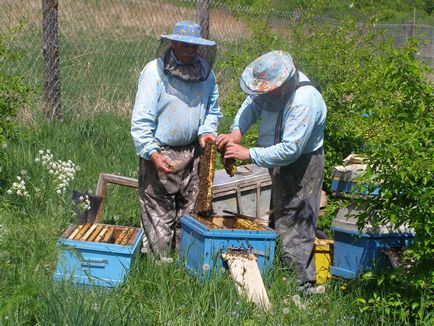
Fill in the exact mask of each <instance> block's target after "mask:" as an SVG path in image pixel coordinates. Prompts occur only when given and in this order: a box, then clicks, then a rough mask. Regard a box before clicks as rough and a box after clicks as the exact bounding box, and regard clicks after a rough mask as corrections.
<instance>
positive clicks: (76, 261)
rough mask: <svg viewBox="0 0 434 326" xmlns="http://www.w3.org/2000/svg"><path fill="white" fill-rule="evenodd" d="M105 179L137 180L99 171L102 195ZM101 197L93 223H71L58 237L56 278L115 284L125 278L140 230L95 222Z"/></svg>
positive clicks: (132, 184) (137, 246) (122, 182)
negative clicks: (58, 248)
mask: <svg viewBox="0 0 434 326" xmlns="http://www.w3.org/2000/svg"><path fill="white" fill-rule="evenodd" d="M107 183H115V184H120V185H125V186H130V187H136V183H137V180H134V179H130V178H125V177H120V176H113V175H107V174H101V175H100V179H99V181H98V187H97V191H96V193H97V195H98V196H100V197H101V198H102V199H103V198H104V195H105V190H106V185H107ZM101 209H102V201H101V205H100V207H99V209H98V213H97V215H96V217H95V221H93V223H87V224H81V225H71V226H69V227H68V228H67V229H66V230H65V231H64V232H63V234H62V236H61V237H60V239H59V240H58V241H57V243H58V245H59V247H60V251H59V256H58V261H57V269H56V272H55V274H54V278H55V279H56V280H71V281H72V282H73V283H76V284H86V285H98V286H105V287H114V286H116V285H118V284H120V283H122V282H123V281H124V280H125V277H126V276H127V274H128V272H129V271H130V269H131V266H132V263H133V260H134V257H135V256H136V253H138V251H139V250H140V244H141V242H142V237H143V230H142V229H140V228H136V227H129V226H118V225H108V224H101V223H98V218H99V216H100V214H101Z"/></svg>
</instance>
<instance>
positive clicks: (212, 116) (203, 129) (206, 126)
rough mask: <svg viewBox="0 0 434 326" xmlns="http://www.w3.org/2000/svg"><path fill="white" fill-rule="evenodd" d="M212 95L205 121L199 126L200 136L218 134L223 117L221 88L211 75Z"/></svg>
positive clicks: (209, 99)
mask: <svg viewBox="0 0 434 326" xmlns="http://www.w3.org/2000/svg"><path fill="white" fill-rule="evenodd" d="M210 83H211V85H210V95H209V98H208V103H207V105H208V107H207V110H206V114H205V120H204V123H203V124H202V125H201V126H200V127H199V130H198V136H200V135H202V134H214V135H216V134H217V128H218V124H219V119H220V118H221V117H223V114H222V113H221V112H220V106H219V101H218V99H219V89H218V86H217V83H216V82H215V77H214V75H212V76H211V77H210Z"/></svg>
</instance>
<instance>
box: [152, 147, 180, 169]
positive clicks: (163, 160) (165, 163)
mask: <svg viewBox="0 0 434 326" xmlns="http://www.w3.org/2000/svg"><path fill="white" fill-rule="evenodd" d="M151 160H152V163H154V166H155V168H156V169H157V170H158V171H160V172H163V173H166V174H169V173H172V172H173V170H174V166H173V163H172V160H171V159H170V158H169V157H167V156H166V155H162V154H160V153H158V152H154V153H152V154H151Z"/></svg>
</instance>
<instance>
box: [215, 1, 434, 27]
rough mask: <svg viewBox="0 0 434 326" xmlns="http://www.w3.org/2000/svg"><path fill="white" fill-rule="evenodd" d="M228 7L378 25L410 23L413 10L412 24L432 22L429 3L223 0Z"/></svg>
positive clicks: (432, 5)
mask: <svg viewBox="0 0 434 326" xmlns="http://www.w3.org/2000/svg"><path fill="white" fill-rule="evenodd" d="M224 2H226V3H227V4H229V5H233V4H234V3H236V4H238V5H241V6H244V7H247V8H252V9H254V10H261V9H271V8H273V9H277V10H283V11H293V10H303V11H308V12H309V13H311V14H314V15H316V16H321V17H330V18H334V19H336V20H341V18H342V17H352V18H355V19H357V20H359V21H367V20H371V19H372V18H373V17H375V18H376V19H377V21H381V22H395V23H407V22H409V21H413V18H414V14H415V13H414V10H416V22H417V23H419V24H432V23H433V21H434V19H433V16H432V11H433V8H434V4H433V2H432V0H413V1H409V0H395V1H390V0H380V1H378V0H377V1H372V0H358V1H354V0H333V1H330V0H292V1H287V0H272V1H265V0H225V1H224Z"/></svg>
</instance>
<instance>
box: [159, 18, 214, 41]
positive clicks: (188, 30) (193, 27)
mask: <svg viewBox="0 0 434 326" xmlns="http://www.w3.org/2000/svg"><path fill="white" fill-rule="evenodd" d="M200 32H201V28H200V25H199V24H197V23H195V22H192V21H189V20H185V21H180V22H177V23H176V25H175V27H174V28H173V33H172V34H168V35H161V36H160V37H161V38H165V39H169V40H172V41H178V42H184V43H190V44H197V45H205V46H215V45H216V43H215V42H214V41H210V40H207V39H204V38H202V37H201V36H200Z"/></svg>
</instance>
